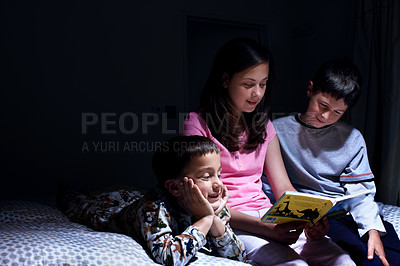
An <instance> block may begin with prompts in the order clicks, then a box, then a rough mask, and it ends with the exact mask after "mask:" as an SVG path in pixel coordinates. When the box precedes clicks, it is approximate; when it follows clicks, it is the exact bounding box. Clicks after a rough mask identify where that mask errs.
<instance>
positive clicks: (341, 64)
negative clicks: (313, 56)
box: [313, 60, 362, 107]
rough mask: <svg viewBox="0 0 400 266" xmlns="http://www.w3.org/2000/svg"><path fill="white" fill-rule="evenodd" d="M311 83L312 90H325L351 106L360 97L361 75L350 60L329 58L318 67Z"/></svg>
mask: <svg viewBox="0 0 400 266" xmlns="http://www.w3.org/2000/svg"><path fill="white" fill-rule="evenodd" d="M313 84H314V88H313V91H321V92H327V93H329V94H331V95H332V96H333V97H336V99H337V100H339V99H343V100H344V102H345V104H346V105H347V107H352V106H354V105H355V104H356V102H357V100H358V98H359V97H360V93H361V91H360V87H361V84H362V77H361V74H360V72H359V70H358V68H357V67H356V65H354V64H353V62H351V61H350V60H331V61H327V62H325V63H324V64H323V65H322V66H321V67H320V68H319V69H318V71H317V73H316V74H315V76H314V79H313Z"/></svg>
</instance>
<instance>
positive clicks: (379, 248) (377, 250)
mask: <svg viewBox="0 0 400 266" xmlns="http://www.w3.org/2000/svg"><path fill="white" fill-rule="evenodd" d="M375 254H376V256H378V258H379V259H380V260H381V261H382V264H383V265H384V266H387V265H389V263H388V261H387V260H386V254H385V249H384V248H383V244H382V240H381V236H380V235H379V233H378V231H376V230H374V229H371V230H369V231H368V260H372V259H373V258H374V255H375Z"/></svg>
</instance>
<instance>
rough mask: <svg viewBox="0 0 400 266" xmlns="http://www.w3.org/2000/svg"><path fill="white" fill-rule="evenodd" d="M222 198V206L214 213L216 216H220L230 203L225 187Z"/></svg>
mask: <svg viewBox="0 0 400 266" xmlns="http://www.w3.org/2000/svg"><path fill="white" fill-rule="evenodd" d="M221 197H222V198H221V204H220V205H219V207H218V209H216V210H215V211H214V214H215V215H218V214H219V213H220V212H221V211H222V209H223V208H224V207H225V206H226V203H227V202H228V198H229V195H228V189H227V188H226V187H225V186H223V188H222V196H221Z"/></svg>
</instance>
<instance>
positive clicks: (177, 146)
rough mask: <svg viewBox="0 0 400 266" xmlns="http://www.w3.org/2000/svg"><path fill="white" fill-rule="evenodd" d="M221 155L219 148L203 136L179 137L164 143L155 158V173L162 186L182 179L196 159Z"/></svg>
mask: <svg viewBox="0 0 400 266" xmlns="http://www.w3.org/2000/svg"><path fill="white" fill-rule="evenodd" d="M214 152H215V153H218V154H219V153H220V150H219V148H218V146H217V145H216V144H215V143H214V142H213V141H212V140H210V139H209V138H206V137H203V136H179V137H174V138H172V139H170V140H167V141H165V142H163V144H162V145H161V147H160V148H159V149H158V150H157V151H156V152H155V154H154V156H153V171H154V173H155V175H156V177H157V179H158V182H159V184H160V185H162V186H164V183H165V181H166V180H168V179H176V178H179V177H181V174H182V171H183V169H184V168H185V167H186V166H187V164H188V163H189V162H190V160H191V159H192V158H194V157H197V156H201V155H205V154H208V153H214Z"/></svg>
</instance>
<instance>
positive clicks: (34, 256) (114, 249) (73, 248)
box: [0, 201, 400, 265]
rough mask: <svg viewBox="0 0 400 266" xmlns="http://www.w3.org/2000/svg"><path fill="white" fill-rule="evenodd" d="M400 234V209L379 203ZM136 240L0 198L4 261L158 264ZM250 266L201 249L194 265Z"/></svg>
mask: <svg viewBox="0 0 400 266" xmlns="http://www.w3.org/2000/svg"><path fill="white" fill-rule="evenodd" d="M379 205H380V207H381V209H382V213H383V215H384V219H385V220H387V221H389V222H391V223H392V224H393V225H394V227H395V229H396V232H397V234H398V235H399V237H400V207H396V206H391V205H385V204H382V203H379ZM154 264H156V263H155V262H154V261H153V260H152V259H151V258H150V257H149V255H148V254H147V252H146V251H145V249H144V248H143V247H142V246H141V245H140V244H139V243H138V242H137V241H135V239H133V238H131V237H129V236H126V235H122V234H117V233H110V232H99V231H94V230H92V229H90V228H88V227H86V226H84V225H81V224H77V223H73V222H70V221H69V220H68V218H67V217H66V216H65V215H64V214H63V213H62V212H60V211H59V210H58V209H57V208H56V207H55V205H54V204H52V203H48V202H35V201H2V202H0V265H154ZM212 264H215V265H246V264H245V263H240V262H235V261H232V260H229V259H225V258H220V257H214V256H210V255H206V254H204V253H198V254H197V255H196V258H195V260H194V261H193V262H191V263H190V265H212Z"/></svg>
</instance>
